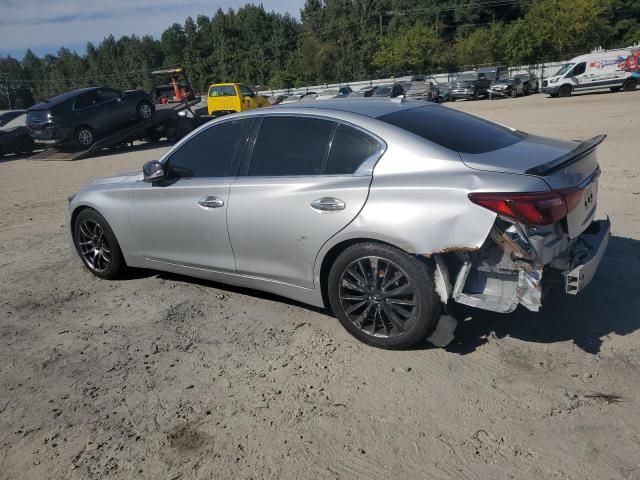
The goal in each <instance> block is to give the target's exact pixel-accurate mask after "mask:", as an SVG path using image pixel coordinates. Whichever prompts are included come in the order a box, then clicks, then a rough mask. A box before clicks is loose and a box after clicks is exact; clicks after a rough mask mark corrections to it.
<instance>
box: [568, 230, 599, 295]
mask: <svg viewBox="0 0 640 480" xmlns="http://www.w3.org/2000/svg"><path fill="white" fill-rule="evenodd" d="M610 237H611V222H610V221H609V218H607V219H606V220H599V221H595V222H593V223H592V224H591V225H590V226H589V228H587V230H585V232H584V233H583V234H582V235H580V236H579V237H578V240H577V241H576V242H575V243H574V248H573V249H572V250H573V251H572V254H573V258H572V260H571V266H570V267H569V268H568V269H566V270H564V271H563V272H562V276H563V277H564V291H565V293H568V294H569V295H576V294H577V293H578V292H580V291H581V290H583V289H584V287H586V286H587V285H588V284H589V283H590V282H591V280H592V279H593V277H594V276H595V274H596V271H597V270H598V266H599V265H600V261H601V260H602V257H603V256H604V252H605V250H606V249H607V245H608V243H609V238H610Z"/></svg>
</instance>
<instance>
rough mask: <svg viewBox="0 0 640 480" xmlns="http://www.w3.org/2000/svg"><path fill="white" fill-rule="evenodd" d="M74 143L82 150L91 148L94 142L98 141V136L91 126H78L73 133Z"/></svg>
mask: <svg viewBox="0 0 640 480" xmlns="http://www.w3.org/2000/svg"><path fill="white" fill-rule="evenodd" d="M73 143H74V145H75V146H76V147H77V148H79V149H80V150H84V149H87V148H90V147H91V146H92V145H93V144H94V143H96V136H95V134H94V133H93V130H92V129H91V127H88V126H86V125H82V126H80V127H78V128H76V131H75V133H74V134H73Z"/></svg>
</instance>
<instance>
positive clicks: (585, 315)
mask: <svg viewBox="0 0 640 480" xmlns="http://www.w3.org/2000/svg"><path fill="white" fill-rule="evenodd" d="M639 278H640V241H638V240H634V239H631V238H625V237H619V236H612V237H611V239H610V240H609V245H608V247H607V251H606V253H605V256H604V257H603V259H602V262H601V264H600V267H599V269H598V272H597V273H596V276H595V277H594V279H593V281H592V282H591V284H590V285H588V286H587V287H586V288H585V289H584V290H583V291H582V292H581V293H579V294H578V295H575V296H574V295H565V294H562V293H560V292H553V291H552V292H550V293H549V294H548V295H547V297H545V299H544V300H543V307H542V308H541V309H540V311H539V312H537V313H536V312H530V311H528V310H526V309H525V308H524V307H519V308H518V310H516V311H515V312H513V313H510V314H498V313H493V312H487V311H482V310H475V309H464V310H463V312H464V314H463V315H461V316H459V317H458V327H457V329H456V332H455V339H454V340H453V341H452V342H451V343H450V344H449V345H448V346H447V348H446V349H447V350H448V351H450V352H454V353H459V354H462V355H464V354H467V353H471V352H473V351H474V350H476V348H478V347H479V346H481V345H483V344H485V343H487V342H488V340H489V337H497V338H504V337H512V338H517V339H520V340H523V341H526V342H535V343H555V342H565V341H569V340H570V341H573V342H574V343H575V345H576V346H578V347H579V348H581V349H582V350H584V351H585V352H587V353H591V354H596V353H598V352H599V351H600V348H601V347H602V343H603V339H604V337H606V336H607V335H610V334H617V335H629V334H630V333H633V332H635V331H636V330H638V329H639V328H640V313H638V312H640V291H639V290H638V287H637V285H638V279H639ZM461 313H462V312H461ZM461 317H464V318H461Z"/></svg>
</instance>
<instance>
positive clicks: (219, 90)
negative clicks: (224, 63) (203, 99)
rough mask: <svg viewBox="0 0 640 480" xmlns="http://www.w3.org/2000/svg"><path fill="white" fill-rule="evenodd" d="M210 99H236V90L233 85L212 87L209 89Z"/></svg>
mask: <svg viewBox="0 0 640 480" xmlns="http://www.w3.org/2000/svg"><path fill="white" fill-rule="evenodd" d="M209 96H210V97H235V96H236V89H235V88H234V86H233V85H222V86H218V87H211V88H210V89H209Z"/></svg>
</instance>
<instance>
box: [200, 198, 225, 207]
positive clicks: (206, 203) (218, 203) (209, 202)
mask: <svg viewBox="0 0 640 480" xmlns="http://www.w3.org/2000/svg"><path fill="white" fill-rule="evenodd" d="M198 205H200V206H201V207H202V208H220V207H222V206H224V200H222V199H221V198H218V197H204V198H201V199H200V200H198Z"/></svg>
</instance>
